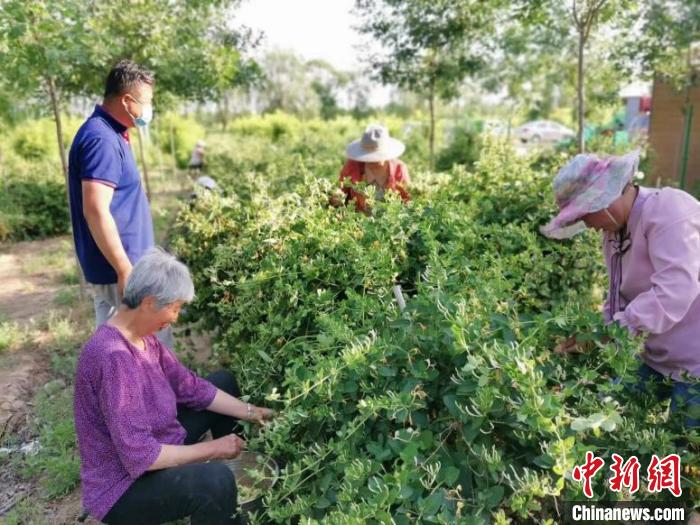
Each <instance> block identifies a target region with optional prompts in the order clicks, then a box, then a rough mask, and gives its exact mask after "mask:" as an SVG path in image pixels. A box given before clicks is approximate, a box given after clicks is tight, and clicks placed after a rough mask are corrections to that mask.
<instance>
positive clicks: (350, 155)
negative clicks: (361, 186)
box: [332, 124, 410, 213]
mask: <svg viewBox="0 0 700 525" xmlns="http://www.w3.org/2000/svg"><path fill="white" fill-rule="evenodd" d="M405 149H406V147H405V146H404V145H403V143H402V142H400V141H399V140H396V139H394V138H392V137H390V136H389V131H388V130H387V129H386V128H385V127H383V126H380V125H377V124H372V125H369V126H367V128H366V129H365V132H364V134H363V135H362V138H361V139H360V140H356V141H354V142H352V143H350V144H349V145H348V147H347V149H346V155H347V160H346V162H345V165H344V166H343V168H342V170H341V171H340V183H341V185H342V190H343V193H345V203H346V204H347V203H348V202H350V201H354V203H355V209H357V210H358V211H362V212H365V213H368V212H369V209H368V206H367V201H366V197H365V195H363V194H362V193H361V192H359V191H357V190H356V189H354V188H353V187H352V185H353V184H357V183H360V182H365V183H367V184H369V185H371V186H373V187H374V191H375V197H376V199H377V200H382V199H383V198H384V194H385V193H386V192H387V191H395V192H397V193H398V194H399V195H400V196H401V199H403V201H404V202H408V201H409V200H410V197H409V194H408V189H407V188H408V185H409V183H410V179H409V177H408V168H406V165H405V164H404V163H403V162H401V161H400V160H398V157H400V156H401V154H402V153H403V152H404V150H405ZM332 203H333V204H334V205H337V204H339V203H338V202H336V201H332Z"/></svg>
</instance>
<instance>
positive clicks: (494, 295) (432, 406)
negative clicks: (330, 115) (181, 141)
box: [172, 144, 697, 524]
mask: <svg viewBox="0 0 700 525" xmlns="http://www.w3.org/2000/svg"><path fill="white" fill-rule="evenodd" d="M297 162H298V168H295V169H297V170H298V172H297V174H296V176H294V177H290V178H285V177H287V176H288V175H289V172H275V173H274V175H272V174H271V173H269V172H257V173H252V172H251V173H249V174H248V177H241V176H240V173H238V174H236V176H235V179H234V178H231V179H227V180H226V182H225V183H224V192H223V194H222V195H211V196H209V197H207V198H204V199H199V200H198V201H197V202H194V203H192V204H191V205H190V206H188V207H186V208H185V209H183V210H182V212H181V214H180V216H179V218H178V221H177V224H176V227H175V236H174V238H173V242H172V246H173V247H174V248H175V250H176V251H177V252H178V253H179V255H180V256H181V257H182V258H183V259H184V260H185V261H186V262H187V263H188V264H190V266H191V267H192V268H193V274H194V278H195V281H196V283H195V284H196V288H197V300H196V302H195V303H194V304H192V305H190V306H189V307H188V311H187V316H188V317H190V318H191V319H193V320H197V321H200V322H201V323H202V326H203V327H204V328H205V329H208V330H210V331H211V332H212V333H213V334H214V340H215V344H214V352H215V356H216V358H217V359H218V360H219V361H220V362H222V363H224V364H226V365H227V366H229V367H231V368H232V369H233V370H234V371H235V372H236V374H237V375H238V376H239V378H240V382H241V384H242V387H243V391H244V392H245V393H247V394H248V395H250V396H251V399H252V400H253V402H256V403H260V404H267V405H271V406H273V407H275V408H277V409H278V410H279V411H280V415H279V417H278V418H277V419H275V421H274V422H273V423H272V424H271V425H270V426H269V427H267V428H265V429H264V430H262V431H261V432H260V434H259V435H258V436H257V437H255V438H252V439H250V440H249V447H250V448H252V449H255V450H259V451H261V452H263V453H265V454H269V455H271V456H273V457H275V458H277V459H278V461H280V462H281V463H282V464H283V465H284V468H283V470H282V473H281V478H280V482H279V483H278V484H277V485H276V486H275V488H274V489H273V491H272V492H271V493H270V494H269V495H268V496H267V498H266V500H267V510H266V511H265V516H264V519H265V520H271V521H273V522H276V523H290V522H295V521H296V520H299V519H302V518H303V519H304V520H305V521H304V523H321V522H323V523H365V522H367V523H389V522H393V523H407V524H408V523H455V522H460V523H489V522H491V521H492V520H500V521H501V522H504V520H507V519H510V520H512V521H513V522H515V523H524V522H541V521H546V520H547V519H551V520H555V521H559V520H561V517H560V514H559V511H560V509H561V508H562V502H563V501H564V500H571V499H577V498H578V499H580V498H581V494H580V487H579V486H578V485H577V484H575V483H572V482H571V477H570V476H571V469H572V468H573V466H574V465H575V464H578V463H581V462H582V459H583V457H584V454H585V451H587V450H594V451H595V452H596V454H597V455H599V456H603V457H605V458H606V459H607V460H610V455H611V454H612V453H613V452H616V453H618V454H620V455H622V456H625V457H627V456H630V455H632V454H636V455H637V456H639V457H640V460H642V458H643V457H645V455H646V456H648V455H650V454H651V453H652V451H655V453H658V454H667V453H670V452H672V451H675V450H676V444H675V440H676V439H678V438H680V437H681V436H684V437H685V436H686V433H685V432H684V431H683V430H682V427H681V426H680V424H679V421H678V420H677V418H675V417H671V418H669V417H668V416H667V414H666V407H665V406H660V405H659V404H658V403H653V402H652V401H651V400H650V399H646V398H644V397H643V396H638V395H637V396H632V395H630V394H629V393H628V392H627V391H626V390H625V389H624V388H623V387H622V386H621V385H620V384H619V382H617V381H612V379H613V378H622V379H623V381H624V380H631V378H632V377H633V376H634V373H635V371H636V368H637V367H638V361H637V360H636V358H635V355H636V354H637V353H638V352H639V351H640V345H639V342H638V341H635V340H630V339H629V337H628V335H627V334H626V332H623V331H622V330H620V329H618V328H617V327H615V326H609V327H606V326H603V325H602V321H601V319H600V315H599V314H598V313H596V312H595V307H596V305H598V304H600V301H601V299H602V294H601V289H602V287H603V286H604V284H605V281H604V275H603V271H602V266H601V261H600V259H601V256H600V253H599V250H600V248H599V241H598V240H597V238H596V237H595V235H593V234H587V235H584V236H582V237H580V238H577V239H575V240H573V241H570V242H555V241H551V240H548V239H545V238H543V237H542V236H541V235H539V234H538V227H539V226H540V225H541V224H543V223H544V222H545V221H546V220H548V219H549V217H550V216H551V213H552V212H553V209H552V207H553V205H552V204H551V201H552V196H551V190H550V184H551V176H547V174H546V173H542V172H539V171H537V170H534V169H533V168H532V164H533V162H532V160H531V159H521V158H518V157H516V156H515V154H514V153H513V152H512V151H510V150H509V149H508V148H506V147H505V146H502V145H498V144H487V145H486V147H485V150H484V152H483V154H482V157H481V159H480V160H479V162H477V163H476V166H475V168H474V170H473V171H472V172H467V171H465V170H464V169H455V170H453V171H452V172H451V173H450V174H447V175H442V176H436V175H432V174H423V173H420V174H419V175H418V176H417V177H415V178H416V179H417V180H418V179H423V181H422V182H419V183H417V184H418V186H417V187H418V191H417V192H416V198H415V199H414V200H413V201H412V202H411V203H409V204H408V205H403V204H402V203H401V202H400V201H399V200H398V199H397V198H394V196H393V195H392V196H389V197H388V199H387V201H386V202H384V203H373V204H372V205H373V210H374V214H373V216H371V217H366V216H364V215H362V214H358V213H355V212H354V211H353V210H352V209H351V208H332V207H329V206H328V195H329V193H330V192H331V191H332V190H333V187H334V184H333V183H332V182H330V181H329V180H328V178H326V177H323V176H321V177H314V176H313V171H312V170H311V169H309V168H308V167H307V166H308V165H307V164H306V163H307V162H309V160H308V159H307V158H305V157H300V158H299V159H298V161H297ZM311 162H316V160H315V159H314V160H312V161H311ZM273 166H274V164H269V165H267V166H265V169H269V170H273V169H275V168H273ZM256 175H257V177H256ZM280 175H281V178H280ZM222 179H225V177H222ZM299 179H300V180H301V182H300V183H297V181H298V180H299ZM295 183H296V185H295ZM278 184H279V185H278ZM285 186H286V191H284V187H285ZM397 284H398V285H401V287H402V290H403V294H404V298H405V300H406V303H407V307H406V309H405V310H400V309H399V308H398V306H397V303H396V301H395V299H394V295H393V287H394V286H395V285H397ZM572 333H579V334H581V335H580V338H581V340H582V341H583V340H586V341H589V344H590V345H591V346H592V348H593V349H592V350H591V351H590V352H589V353H586V354H584V355H581V356H574V357H570V358H564V357H561V356H558V355H556V354H554V353H553V352H552V349H553V348H554V346H555V345H556V344H557V343H558V342H560V341H561V340H562V339H563V338H564V337H567V336H569V335H571V334H572ZM607 337H610V338H611V339H612V341H613V342H605V341H607V339H606V338H607ZM694 439H697V438H694ZM684 462H686V463H688V462H690V463H695V464H697V455H696V454H695V453H691V452H689V453H688V454H687V455H686V456H685V457H684ZM685 482H686V483H687V482H688V480H686V481H685ZM596 494H597V495H598V496H599V497H601V498H603V499H607V498H610V494H609V493H606V491H605V489H604V487H603V485H602V476H601V480H600V482H599V485H598V486H597V487H596ZM640 497H643V496H642V495H640Z"/></svg>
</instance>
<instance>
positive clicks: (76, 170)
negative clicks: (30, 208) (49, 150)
mask: <svg viewBox="0 0 700 525" xmlns="http://www.w3.org/2000/svg"><path fill="white" fill-rule="evenodd" d="M126 130H127V128H125V127H124V126H123V125H121V124H120V123H119V122H117V121H116V120H115V119H114V118H112V117H111V116H110V115H109V113H107V112H106V111H105V110H104V109H102V107H101V106H95V111H94V113H93V114H92V115H91V116H90V118H88V119H87V120H86V121H85V123H84V124H83V125H82V126H81V127H80V129H79V130H78V133H77V134H76V136H75V138H74V139H73V144H72V145H71V148H70V156H69V158H68V175H69V176H68V191H69V193H70V213H71V221H72V223H73V239H74V241H75V250H76V252H77V254H78V260H79V261H80V266H81V267H82V269H83V273H84V274H85V279H86V280H87V281H88V282H89V283H93V284H114V283H116V282H117V273H116V272H115V271H114V268H112V265H111V264H109V262H108V261H107V259H105V257H104V255H102V252H101V251H100V249H99V248H98V247H97V244H96V243H95V239H93V237H92V234H91V233H90V229H89V228H88V225H87V221H86V220H85V215H84V214H83V191H82V181H83V180H90V181H95V183H100V184H106V185H108V186H110V187H112V188H114V196H113V197H112V203H111V204H110V207H109V209H110V211H111V213H112V216H113V217H114V221H115V222H116V224H117V230H118V231H119V238H120V239H121V241H122V245H123V246H124V250H125V251H126V255H127V256H128V257H129V260H130V261H131V263H132V264H135V263H136V261H137V260H138V259H139V258H140V257H141V256H142V255H143V254H144V253H146V251H148V249H149V248H151V247H152V246H153V221H152V219H151V210H150V208H149V206H148V199H147V198H146V194H145V193H144V191H143V188H142V186H141V177H140V175H139V170H138V167H137V166H136V160H135V159H134V155H133V152H132V150H131V146H130V144H129V136H128V134H127V133H126Z"/></svg>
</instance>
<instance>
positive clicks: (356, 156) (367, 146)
mask: <svg viewBox="0 0 700 525" xmlns="http://www.w3.org/2000/svg"><path fill="white" fill-rule="evenodd" d="M405 150H406V146H405V145H404V144H403V142H401V141H400V140H397V139H395V138H393V137H390V136H389V130H387V129H386V128H385V127H384V126H380V125H378V124H370V125H369V126H367V128H366V129H365V132H364V133H363V135H362V138H361V139H360V140H355V141H353V142H351V143H350V144H349V145H348V147H347V148H346V149H345V154H346V155H347V157H348V158H349V159H351V160H356V161H358V162H382V161H385V160H391V159H395V158H398V157H400V156H401V154H402V153H403V152H404V151H405Z"/></svg>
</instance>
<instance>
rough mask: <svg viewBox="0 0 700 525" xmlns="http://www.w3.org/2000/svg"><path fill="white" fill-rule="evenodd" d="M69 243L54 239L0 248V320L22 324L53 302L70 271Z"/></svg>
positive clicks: (58, 238)
mask: <svg viewBox="0 0 700 525" xmlns="http://www.w3.org/2000/svg"><path fill="white" fill-rule="evenodd" d="M70 243H71V241H70V239H69V237H55V238H52V239H46V240H40V241H23V242H19V243H17V244H12V245H6V246H4V247H0V319H7V320H11V321H16V322H19V323H23V324H24V323H27V322H29V321H31V319H32V318H34V317H36V316H37V315H38V314H41V312H42V310H44V309H45V308H46V305H50V304H51V303H52V302H53V300H54V298H55V297H56V294H57V293H58V292H59V291H60V290H61V288H62V284H61V282H60V277H61V273H62V272H64V271H67V270H68V269H69V268H67V265H66V261H65V258H66V257H67V256H68V257H69V253H67V252H68V250H70V248H71V244H70ZM57 263H60V264H57Z"/></svg>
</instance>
